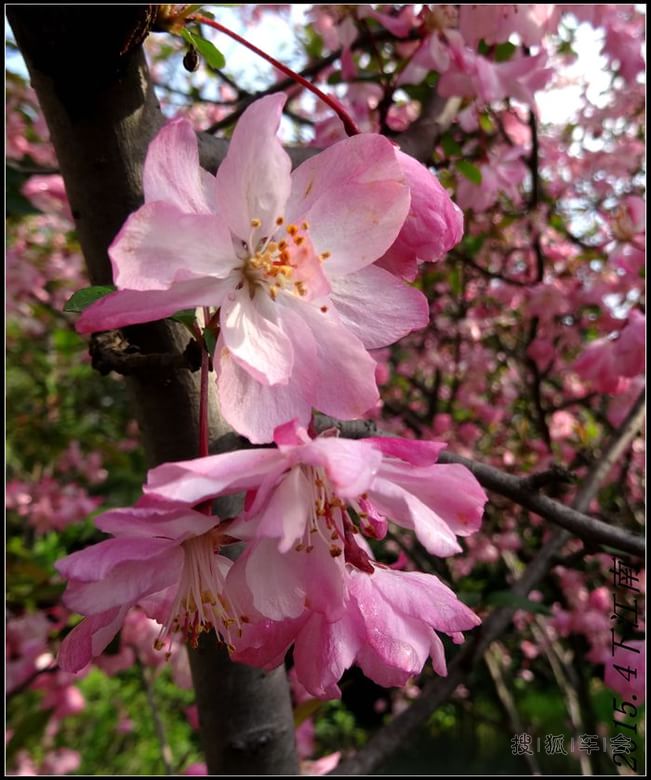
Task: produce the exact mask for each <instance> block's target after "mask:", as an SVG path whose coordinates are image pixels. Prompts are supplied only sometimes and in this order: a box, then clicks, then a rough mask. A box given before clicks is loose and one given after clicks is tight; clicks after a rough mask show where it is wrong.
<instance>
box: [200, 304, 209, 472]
mask: <svg viewBox="0 0 651 780" xmlns="http://www.w3.org/2000/svg"><path fill="white" fill-rule="evenodd" d="M204 320H205V321H206V322H208V320H209V312H208V309H204ZM199 344H200V346H201V379H200V385H199V387H200V389H199V457H200V458H205V457H206V456H207V455H208V374H209V372H210V354H209V352H208V348H207V347H206V341H205V339H204V337H203V336H202V337H201V340H200V342H199Z"/></svg>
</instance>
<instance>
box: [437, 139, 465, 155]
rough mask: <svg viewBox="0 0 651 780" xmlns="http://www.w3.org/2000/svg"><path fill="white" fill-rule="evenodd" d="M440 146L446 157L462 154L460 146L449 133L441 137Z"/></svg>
mask: <svg viewBox="0 0 651 780" xmlns="http://www.w3.org/2000/svg"><path fill="white" fill-rule="evenodd" d="M441 146H442V147H443V151H444V152H445V154H446V155H447V156H448V157H460V156H461V155H462V154H463V152H462V151H461V147H460V146H459V144H458V143H457V142H456V141H455V140H454V138H452V136H451V135H450V134H449V133H446V134H445V135H444V136H443V137H442V138H441Z"/></svg>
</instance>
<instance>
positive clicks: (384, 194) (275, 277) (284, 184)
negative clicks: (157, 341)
mask: <svg viewBox="0 0 651 780" xmlns="http://www.w3.org/2000/svg"><path fill="white" fill-rule="evenodd" d="M285 99H286V98H285V96H284V95H273V96H269V97H267V98H263V99H261V100H259V101H257V102H256V103H254V104H253V105H252V106H250V107H249V108H248V109H247V111H246V112H245V113H244V114H243V116H242V117H241V119H240V120H239V123H238V125H237V128H236V130H235V133H234V135H233V139H232V141H231V143H230V146H229V151H228V154H227V156H226V158H225V160H224V161H223V163H222V164H221V166H220V167H219V170H218V172H217V176H216V177H212V176H211V175H210V174H208V173H206V172H205V171H202V170H201V169H200V168H199V157H198V150H197V141H196V138H195V135H194V132H193V131H192V128H191V127H190V125H189V124H188V123H187V122H185V121H183V120H174V121H172V122H170V123H169V124H168V125H167V126H166V127H165V128H163V130H162V131H161V132H160V133H159V135H158V136H157V137H156V139H155V140H154V142H153V143H152V144H151V146H150V149H149V152H148V155H147V160H146V163H145V170H144V190H145V205H144V206H143V207H142V208H141V209H139V210H138V211H137V212H136V213H135V214H133V215H131V217H130V218H129V220H128V221H127V222H126V224H125V226H124V227H123V229H122V231H121V232H120V234H119V235H118V237H117V238H116V240H115V241H114V243H113V245H112V247H111V250H110V254H111V260H112V262H113V269H114V279H115V283H116V285H117V287H118V291H117V292H115V293H112V294H110V295H108V296H106V297H105V298H103V299H101V300H99V301H97V302H96V303H95V304H93V305H91V306H90V307H89V308H88V309H86V311H85V312H84V313H83V314H82V316H81V317H80V319H79V321H78V324H77V327H78V330H79V331H81V332H90V331H93V330H100V329H109V328H113V327H119V326H122V325H128V324H131V323H135V322H143V321H148V320H153V319H159V318H162V317H165V316H169V315H171V314H173V313H174V312H176V311H177V310H179V309H184V308H188V307H196V306H206V307H218V308H220V316H219V323H220V337H219V340H218V343H217V348H216V353H215V358H216V360H215V362H216V369H217V379H218V387H219V392H220V400H221V405H222V411H223V413H224V416H225V417H226V419H227V420H228V421H229V422H230V423H231V424H232V425H233V426H234V427H235V428H236V430H238V431H239V432H240V433H243V434H244V435H246V436H247V437H248V438H249V439H250V440H251V441H253V442H264V441H269V440H270V439H271V435H272V432H273V429H274V427H276V425H278V424H281V423H283V422H286V420H287V419H289V418H291V417H298V419H300V420H301V421H302V422H304V423H307V421H308V419H309V414H310V411H311V409H312V407H316V408H318V409H320V410H321V411H323V412H325V413H327V414H332V415H335V416H337V417H339V418H342V419H349V418H351V417H356V416H359V415H361V414H363V413H364V412H365V411H366V410H367V409H369V408H370V407H372V406H373V405H374V404H375V402H376V400H377V397H378V396H377V387H376V384H375V379H374V362H373V360H372V359H371V357H370V356H369V355H368V353H367V351H366V350H367V349H374V348H378V347H383V346H386V345H387V344H390V343H392V342H393V341H395V340H396V339H398V338H400V337H401V336H403V335H404V334H406V333H408V332H409V331H410V330H412V329H413V328H418V327H422V326H423V325H424V324H425V323H426V321H427V307H426V303H425V299H424V297H423V296H422V294H421V293H419V292H418V291H416V290H414V289H412V288H409V287H407V286H406V285H403V284H402V283H401V282H400V281H399V280H397V279H395V278H394V277H393V276H392V275H390V274H388V273H387V272H386V271H385V270H383V269H381V268H378V267H377V266H373V265H371V264H372V263H373V261H375V260H377V259H378V258H379V257H381V256H382V254H383V253H384V252H385V251H386V250H387V249H388V248H389V246H390V245H391V244H392V243H393V241H394V239H395V238H396V236H397V235H398V233H399V231H400V228H401V227H402V223H403V222H404V220H405V217H406V215H407V211H408V209H409V201H410V196H409V188H408V187H407V185H406V183H405V177H404V174H403V172H402V168H401V165H400V163H399V162H398V160H397V159H396V154H395V152H394V148H393V146H392V145H391V143H390V142H389V141H387V140H386V139H385V138H382V137H381V136H376V135H361V136H356V137H353V138H350V139H347V140H345V141H342V142H340V143H339V144H335V145H334V146H332V147H330V148H329V149H327V150H325V151H324V152H322V153H321V154H319V155H317V156H316V157H313V158H311V159H309V160H307V161H306V162H304V163H303V164H302V165H300V166H299V167H298V168H297V169H296V170H295V171H294V172H293V173H292V174H291V175H290V168H291V163H290V159H289V156H288V155H287V153H286V152H285V151H284V149H283V148H282V145H281V144H280V141H279V140H278V138H277V137H276V130H277V127H278V123H279V120H280V113H281V110H282V107H283V104H284V102H285ZM179 258H183V262H182V263H181V264H180V265H179ZM398 312H399V316H398V314H397V313H398ZM342 383H344V384H345V385H346V387H347V392H346V393H345V394H342V393H341V392H340V388H341V386H342Z"/></svg>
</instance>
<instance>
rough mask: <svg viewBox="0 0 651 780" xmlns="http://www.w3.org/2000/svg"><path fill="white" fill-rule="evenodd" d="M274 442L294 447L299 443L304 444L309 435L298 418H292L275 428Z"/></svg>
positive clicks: (280, 445) (281, 445) (277, 444)
mask: <svg viewBox="0 0 651 780" xmlns="http://www.w3.org/2000/svg"><path fill="white" fill-rule="evenodd" d="M273 440H274V444H275V445H276V446H278V447H283V446H287V447H293V446H295V445H297V444H304V443H305V442H306V441H309V436H308V435H307V432H306V430H305V428H301V426H300V425H299V424H298V422H297V421H296V420H290V421H289V422H287V423H284V424H283V425H279V426H278V427H277V428H276V429H275V430H274V439H273Z"/></svg>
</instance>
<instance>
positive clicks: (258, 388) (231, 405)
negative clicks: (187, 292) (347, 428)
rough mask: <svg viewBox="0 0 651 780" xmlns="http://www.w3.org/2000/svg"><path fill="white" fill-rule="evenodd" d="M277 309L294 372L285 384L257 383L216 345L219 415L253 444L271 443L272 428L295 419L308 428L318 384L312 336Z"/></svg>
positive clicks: (292, 316) (293, 316) (292, 315)
mask: <svg viewBox="0 0 651 780" xmlns="http://www.w3.org/2000/svg"><path fill="white" fill-rule="evenodd" d="M288 297H289V296H288ZM305 305H306V306H307V305H308V304H305ZM279 309H281V312H280V314H281V317H282V327H283V330H284V332H285V333H287V334H289V336H290V338H291V340H292V346H293V349H294V370H293V372H292V375H291V377H290V380H289V382H288V383H287V384H286V385H273V386H267V385H262V384H260V383H259V382H257V381H256V380H255V379H254V378H253V377H252V376H251V375H250V374H248V373H247V372H246V371H245V370H244V369H243V368H242V367H241V366H239V365H238V364H237V362H236V361H235V360H234V359H233V356H232V355H231V354H230V353H229V352H228V350H227V349H225V348H223V347H221V346H220V344H219V343H218V344H217V350H216V354H217V355H218V356H219V363H218V377H217V387H218V390H219V400H220V404H221V409H222V414H223V415H224V417H225V419H226V420H227V421H228V422H229V423H230V424H231V425H232V426H233V428H235V430H236V431H238V432H239V433H241V434H242V435H243V436H246V437H247V438H248V439H249V441H251V442H252V443H254V444H262V443H264V442H269V441H272V439H273V433H274V430H275V428H276V427H277V426H279V425H281V424H283V423H285V422H287V421H288V420H292V419H296V420H297V421H298V423H299V424H301V425H304V426H306V425H308V423H309V421H310V418H311V413H312V405H313V399H312V396H313V387H314V385H315V384H316V382H317V381H318V373H317V372H316V371H315V365H317V364H316V358H315V356H316V350H317V348H316V344H315V339H314V337H313V336H312V333H311V332H310V331H309V330H308V329H306V328H305V325H304V323H303V322H302V320H301V318H300V317H299V316H298V315H297V314H296V313H295V312H293V311H290V310H283V309H284V307H282V308H281V307H280V306H279Z"/></svg>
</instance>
